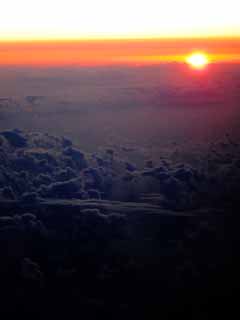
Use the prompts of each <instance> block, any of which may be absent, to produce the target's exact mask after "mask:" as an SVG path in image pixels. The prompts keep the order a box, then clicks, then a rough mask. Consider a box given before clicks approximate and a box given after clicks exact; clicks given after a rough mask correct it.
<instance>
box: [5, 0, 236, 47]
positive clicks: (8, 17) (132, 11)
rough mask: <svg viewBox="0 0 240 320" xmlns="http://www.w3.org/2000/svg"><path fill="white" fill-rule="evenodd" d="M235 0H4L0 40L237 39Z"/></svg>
mask: <svg viewBox="0 0 240 320" xmlns="http://www.w3.org/2000/svg"><path fill="white" fill-rule="evenodd" d="M239 10H240V3H239V0H228V1H219V0H211V1H209V0H201V1H196V0H195V1H194V0H181V1H180V0H168V1H166V0H164V1H160V0H148V1H144V0H142V1H139V0H131V1H129V0H121V1H116V0H101V1H99V0H88V1H85V0H84V1H81V0H80V1H79V0H68V1H59V0H51V1H49V0H41V1H32V0H21V1H19V0H8V1H2V3H1V11H0V41H1V40H2V41H3V40H5V41H22V40H39V39H41V40H43V39H44V40H49V39H55V40H56V39H89V38H94V39H95V38H154V37H167V38H168V37H174V38H176V37H215V36H224V37H225V36H230V37H233V36H240V19H239Z"/></svg>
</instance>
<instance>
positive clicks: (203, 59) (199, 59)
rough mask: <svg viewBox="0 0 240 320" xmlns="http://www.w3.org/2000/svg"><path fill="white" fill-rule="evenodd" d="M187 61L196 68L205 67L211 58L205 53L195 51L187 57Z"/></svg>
mask: <svg viewBox="0 0 240 320" xmlns="http://www.w3.org/2000/svg"><path fill="white" fill-rule="evenodd" d="M186 62H187V63H188V64H189V65H190V66H191V67H193V68H194V69H204V68H205V67H206V66H207V65H208V63H209V59H208V57H207V55H206V54H204V53H199V52H196V53H193V54H191V55H190V56H188V57H187V58H186Z"/></svg>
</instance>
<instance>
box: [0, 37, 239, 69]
mask: <svg viewBox="0 0 240 320" xmlns="http://www.w3.org/2000/svg"><path fill="white" fill-rule="evenodd" d="M194 51H202V52H205V53H206V54H208V56H209V58H210V60H211V61H212V62H219V61H228V62H233V61H238V62H239V61H240V38H232V39H231V38H225V39H223V38H206V39H148V40H146V39H145V40H140V39H138V40H130V39H128V40H126V39H125V40H119V39H118V40H91V41H90V40H82V41H35V42H33V41H32V42H31V41H25V42H0V65H4V66H6V65H26V66H27V65H41V66H65V65H84V66H88V65H112V64H135V63H137V64H152V63H161V62H166V61H167V62H172V61H178V62H179V61H180V62H183V61H184V60H185V57H186V55H188V54H190V53H191V52H194Z"/></svg>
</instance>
